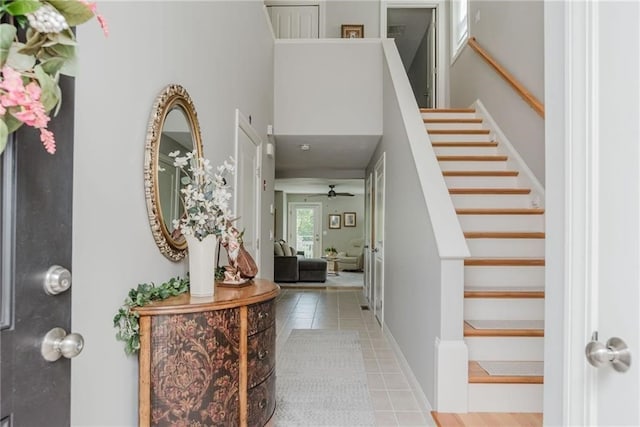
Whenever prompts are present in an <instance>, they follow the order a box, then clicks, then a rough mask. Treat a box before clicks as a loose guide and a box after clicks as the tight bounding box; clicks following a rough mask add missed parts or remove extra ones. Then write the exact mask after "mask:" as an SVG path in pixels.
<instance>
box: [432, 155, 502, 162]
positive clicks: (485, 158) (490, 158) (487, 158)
mask: <svg viewBox="0 0 640 427" xmlns="http://www.w3.org/2000/svg"><path fill="white" fill-rule="evenodd" d="M436 158H437V159H438V161H439V162H504V161H505V160H507V159H508V157H507V156H504V155H501V154H490V155H477V156H436Z"/></svg>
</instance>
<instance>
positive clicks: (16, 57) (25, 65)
mask: <svg viewBox="0 0 640 427" xmlns="http://www.w3.org/2000/svg"><path fill="white" fill-rule="evenodd" d="M22 46H23V44H22V43H14V44H13V45H12V46H11V48H10V49H9V57H8V58H7V62H6V63H7V65H9V66H10V67H11V68H13V69H14V70H16V71H20V72H23V71H28V70H30V69H32V68H33V66H34V65H36V58H35V56H33V55H25V54H23V53H20V50H21V49H22Z"/></svg>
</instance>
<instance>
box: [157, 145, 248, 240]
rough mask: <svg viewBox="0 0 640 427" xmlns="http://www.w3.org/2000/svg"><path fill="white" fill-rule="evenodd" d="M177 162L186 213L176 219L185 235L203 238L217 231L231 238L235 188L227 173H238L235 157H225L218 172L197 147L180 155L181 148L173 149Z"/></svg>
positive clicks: (219, 235) (178, 226)
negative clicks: (231, 202)
mask: <svg viewBox="0 0 640 427" xmlns="http://www.w3.org/2000/svg"><path fill="white" fill-rule="evenodd" d="M169 156H170V157H173V158H174V162H173V165H174V166H175V167H177V168H179V169H180V171H181V173H182V177H181V178H180V182H181V184H182V189H181V190H180V196H181V197H180V198H181V200H182V203H183V206H184V215H182V217H181V218H180V219H175V220H173V226H174V227H175V228H176V229H178V228H179V229H180V231H181V232H182V234H184V235H185V236H188V235H193V236H195V237H196V238H197V239H198V240H202V239H204V238H205V237H207V236H208V235H211V234H215V235H216V236H218V238H220V239H221V240H222V241H223V242H224V241H227V240H228V239H229V231H230V228H231V227H232V223H233V218H232V212H231V208H230V206H229V205H230V200H231V192H230V190H229V186H228V185H227V181H226V179H225V176H226V175H227V174H233V173H235V166H234V163H235V162H234V160H233V158H230V159H229V160H225V161H224V163H223V164H222V165H220V166H218V168H217V170H216V172H214V170H213V166H211V163H210V162H209V160H208V159H205V158H204V157H199V156H198V155H197V153H196V152H195V151H192V152H189V153H186V155H185V156H184V157H179V156H180V152H179V151H174V152H173V153H169Z"/></svg>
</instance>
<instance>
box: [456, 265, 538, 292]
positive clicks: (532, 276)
mask: <svg viewBox="0 0 640 427" xmlns="http://www.w3.org/2000/svg"><path fill="white" fill-rule="evenodd" d="M464 282H465V284H467V283H468V284H470V285H473V286H484V285H488V286H489V287H491V286H503V287H504V286H513V287H516V288H517V287H528V288H529V287H544V266H525V267H522V266H517V267H516V266H506V267H505V266H495V267H494V266H475V265H474V266H466V267H464Z"/></svg>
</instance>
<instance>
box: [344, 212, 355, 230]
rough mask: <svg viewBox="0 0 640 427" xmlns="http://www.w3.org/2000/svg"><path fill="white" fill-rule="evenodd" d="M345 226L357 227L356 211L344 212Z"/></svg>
mask: <svg viewBox="0 0 640 427" xmlns="http://www.w3.org/2000/svg"><path fill="white" fill-rule="evenodd" d="M344 226H345V227H355V226H356V213H355V212H345V213H344Z"/></svg>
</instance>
